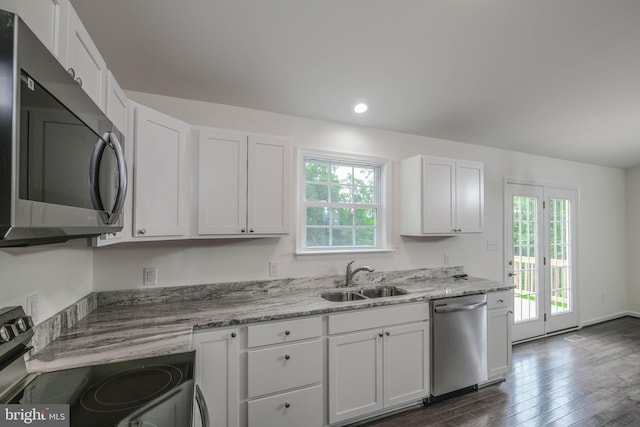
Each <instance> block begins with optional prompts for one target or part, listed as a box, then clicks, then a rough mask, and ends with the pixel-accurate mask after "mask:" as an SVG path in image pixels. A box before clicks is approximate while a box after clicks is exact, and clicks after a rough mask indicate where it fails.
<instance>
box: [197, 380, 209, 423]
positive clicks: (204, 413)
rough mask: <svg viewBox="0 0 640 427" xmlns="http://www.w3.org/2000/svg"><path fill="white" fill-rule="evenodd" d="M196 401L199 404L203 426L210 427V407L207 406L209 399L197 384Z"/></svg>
mask: <svg viewBox="0 0 640 427" xmlns="http://www.w3.org/2000/svg"><path fill="white" fill-rule="evenodd" d="M196 403H197V404H198V411H199V412H200V420H201V421H202V427H209V409H208V408H207V401H206V400H205V398H204V394H202V390H200V386H199V385H198V384H196Z"/></svg>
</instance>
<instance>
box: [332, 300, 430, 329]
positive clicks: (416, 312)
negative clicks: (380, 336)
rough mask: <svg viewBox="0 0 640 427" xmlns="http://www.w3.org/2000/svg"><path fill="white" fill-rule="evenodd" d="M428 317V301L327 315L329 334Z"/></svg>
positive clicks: (419, 320) (397, 323)
mask: <svg viewBox="0 0 640 427" xmlns="http://www.w3.org/2000/svg"><path fill="white" fill-rule="evenodd" d="M428 318H429V303H426V302H424V303H417V304H397V305H394V306H392V307H382V308H373V309H370V310H355V311H351V312H348V313H343V314H334V315H331V316H329V335H332V334H341V333H344V332H355V331H363V330H365V329H373V328H382V327H385V326H391V325H399V324H401V323H411V322H421V321H423V320H427V319H428Z"/></svg>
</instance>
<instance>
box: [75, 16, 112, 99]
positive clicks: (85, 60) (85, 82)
mask: <svg viewBox="0 0 640 427" xmlns="http://www.w3.org/2000/svg"><path fill="white" fill-rule="evenodd" d="M66 67H67V69H72V70H73V73H74V74H75V77H76V79H80V80H81V81H82V88H83V89H84V90H85V92H87V94H89V96H90V97H91V99H93V102H95V103H96V105H98V107H100V108H101V109H102V110H103V111H104V110H105V96H106V82H107V64H106V63H105V61H104V59H103V58H102V56H101V55H100V52H99V51H98V48H97V47H96V45H95V44H94V43H93V41H92V40H91V37H90V36H89V33H88V32H87V30H86V29H85V27H84V25H82V22H81V21H80V18H79V17H78V15H77V14H76V12H75V10H73V7H71V6H69V30H68V32H67V61H66Z"/></svg>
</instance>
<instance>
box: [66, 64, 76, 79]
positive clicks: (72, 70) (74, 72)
mask: <svg viewBox="0 0 640 427" xmlns="http://www.w3.org/2000/svg"><path fill="white" fill-rule="evenodd" d="M67 72H68V73H69V75H70V76H71V78H72V79H73V80H75V79H76V70H74V69H73V68H71V67H69V68H68V69H67Z"/></svg>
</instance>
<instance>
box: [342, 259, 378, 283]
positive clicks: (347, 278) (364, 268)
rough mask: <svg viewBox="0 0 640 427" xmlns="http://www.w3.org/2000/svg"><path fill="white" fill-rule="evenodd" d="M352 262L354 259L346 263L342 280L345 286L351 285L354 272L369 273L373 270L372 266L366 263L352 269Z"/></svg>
mask: <svg viewBox="0 0 640 427" xmlns="http://www.w3.org/2000/svg"><path fill="white" fill-rule="evenodd" d="M354 262H355V261H351V262H350V263H349V264H347V274H346V276H345V281H344V285H345V286H353V276H355V275H356V273H359V272H360V271H368V272H369V273H372V272H374V271H375V269H374V268H371V267H369V266H367V265H363V266H362V267H358V268H356V269H355V270H352V269H351V264H353V263H354Z"/></svg>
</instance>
